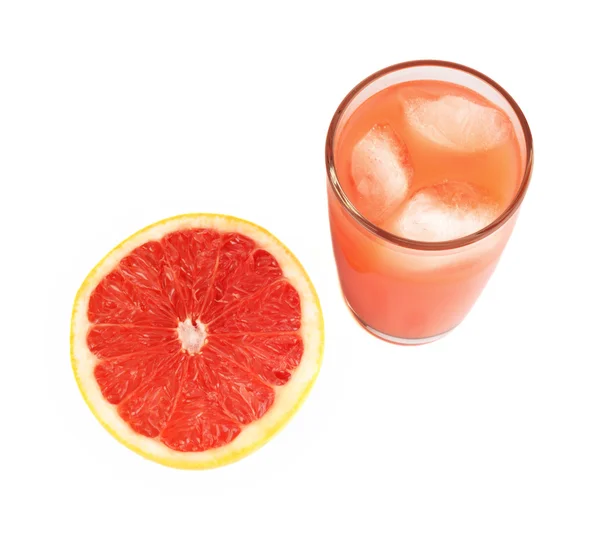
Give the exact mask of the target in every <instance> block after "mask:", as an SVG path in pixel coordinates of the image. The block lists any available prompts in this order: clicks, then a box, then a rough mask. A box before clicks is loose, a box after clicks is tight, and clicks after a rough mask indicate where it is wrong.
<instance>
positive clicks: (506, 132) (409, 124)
mask: <svg viewBox="0 0 600 539" xmlns="http://www.w3.org/2000/svg"><path fill="white" fill-rule="evenodd" d="M325 153H326V155H325V158H326V166H327V176H328V186H327V189H328V199H329V220H330V226H331V236H332V243H333V250H334V254H335V260H336V264H337V269H338V275H339V279H340V284H341V288H342V293H343V295H344V298H345V300H346V303H347V304H348V307H349V308H350V310H351V311H352V313H353V314H354V316H355V317H356V319H357V320H358V321H359V322H360V324H361V325H363V326H364V327H365V328H366V329H367V330H368V331H370V332H371V333H373V334H375V335H377V336H378V337H381V338H383V339H385V340H388V341H391V342H394V343H399V344H423V343H426V342H431V341H434V340H436V339H438V338H440V337H442V336H443V335H445V334H447V333H448V332H449V331H451V330H452V329H454V328H455V327H456V326H457V325H458V324H459V323H460V322H461V321H462V320H463V319H464V317H465V316H466V315H467V313H468V312H469V310H470V309H471V307H472V306H473V304H474V303H475V301H476V300H477V298H478V296H479V294H480V293H481V291H482V290H483V288H484V286H485V284H486V283H487V281H488V279H489V278H490V276H491V275H492V273H493V271H494V268H495V267H496V264H497V263H498V259H499V258H500V255H501V254H502V251H503V250H504V247H505V245H506V243H507V241H508V239H509V237H510V235H511V232H512V229H513V227H514V225H515V221H516V219H517V214H518V210H519V207H520V205H521V202H522V201H523V197H524V196H525V192H526V191H527V187H528V184H529V180H530V177H531V169H532V165H533V145H532V138H531V132H530V130H529V126H528V125H527V120H526V119H525V116H524V115H523V113H522V112H521V109H520V108H519V106H518V105H517V103H516V102H515V101H514V99H513V98H512V97H511V96H510V95H509V94H508V93H507V92H506V91H505V90H504V89H503V88H502V87H501V86H500V85H498V84H497V83H496V82H494V81H493V80H491V79H490V78H489V77H486V76H485V75H483V74H481V73H479V72H477V71H475V70H473V69H470V68H468V67H465V66H462V65H458V64H454V63H450V62H442V61H435V60H423V61H414V62H405V63H401V64H397V65H394V66H390V67H388V68H386V69H383V70H381V71H379V72H377V73H375V74H373V75H371V76H370V77H368V78H367V79H365V80H364V81H363V82H361V83H360V84H358V86H356V87H355V88H354V89H353V90H352V91H351V92H350V93H349V94H348V95H347V96H346V98H345V99H344V100H343V101H342V103H341V105H340V106H339V107H338V109H337V111H336V112H335V114H334V116H333V119H332V121H331V125H330V127H329V132H328V134H327V142H326V151H325Z"/></svg>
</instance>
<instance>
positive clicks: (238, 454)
mask: <svg viewBox="0 0 600 539" xmlns="http://www.w3.org/2000/svg"><path fill="white" fill-rule="evenodd" d="M194 217H207V218H222V219H226V220H232V221H236V222H238V223H242V224H245V225H248V226H250V227H252V228H255V229H257V230H259V231H261V232H263V233H264V234H267V235H268V236H270V237H271V238H272V239H273V240H274V241H275V242H276V243H277V244H279V246H280V247H281V248H282V249H283V250H284V251H285V252H286V253H287V254H288V256H289V257H290V258H291V259H292V260H293V261H294V262H295V263H296V265H297V268H298V269H300V271H301V272H302V275H303V277H304V279H305V280H306V282H307V284H308V286H309V288H310V290H311V292H312V296H313V297H312V299H313V301H314V304H315V306H316V307H317V310H318V313H319V330H320V334H321V339H320V343H319V349H318V357H317V358H316V361H317V369H316V370H315V372H314V375H313V376H312V378H311V379H310V381H309V382H308V383H307V385H306V387H305V389H304V391H303V392H302V393H301V394H300V395H299V396H298V398H297V400H296V402H295V404H294V406H292V407H291V408H290V409H289V411H288V412H287V413H286V414H285V415H284V416H282V417H281V418H280V419H279V420H278V421H277V423H276V424H274V425H273V426H272V427H271V428H269V429H268V430H266V431H265V432H264V435H263V436H262V437H261V438H260V439H258V440H257V441H256V442H255V443H253V444H251V445H249V446H246V447H244V448H243V450H239V451H232V452H230V453H228V454H226V455H225V456H223V457H221V458H216V459H214V460H212V461H208V462H200V463H193V462H187V461H183V460H178V459H177V458H166V457H157V456H155V455H151V454H149V453H147V452H146V451H144V450H142V449H140V448H139V447H137V446H136V445H135V444H132V443H130V442H129V441H127V440H126V439H124V438H123V437H121V436H119V435H118V434H117V433H116V432H115V430H114V429H113V428H112V427H111V426H110V425H109V424H108V423H106V422H105V421H103V420H102V418H101V417H100V415H99V414H98V412H97V411H96V409H95V408H94V406H93V405H92V402H91V401H90V399H89V398H88V395H87V394H86V392H85V391H84V389H83V384H82V383H81V380H80V377H79V373H78V369H77V359H76V356H75V346H74V341H75V320H76V314H77V305H78V303H79V300H80V299H81V297H82V295H83V294H84V292H85V291H87V289H88V288H89V287H90V285H91V284H92V283H93V282H94V277H95V276H96V275H97V273H98V272H99V268H100V267H102V265H103V264H104V262H105V261H106V260H107V259H108V258H109V257H110V256H111V255H112V254H113V253H114V252H115V251H118V250H119V249H120V248H121V247H122V246H123V245H125V244H126V243H128V242H129V241H130V240H132V239H133V238H135V237H137V236H139V235H140V234H143V233H144V232H146V231H148V230H150V229H152V228H154V227H157V226H159V225H162V224H166V223H172V222H174V221H178V220H181V221H183V220H185V219H188V218H194ZM324 341H325V339H324V320H323V312H322V309H321V304H320V301H319V296H318V295H317V291H316V289H315V287H314V285H313V283H312V281H311V280H310V278H309V276H308V274H307V273H306V270H305V269H304V267H303V266H302V264H301V263H300V261H299V260H298V259H297V258H296V256H295V255H294V253H292V252H291V251H290V250H289V249H288V248H287V246H286V245H285V244H284V243H282V242H281V241H280V240H279V239H278V238H277V237H275V236H274V235H273V234H271V233H270V232H269V231H268V230H266V229H265V228H263V227H261V226H259V225H257V224H255V223H253V222H251V221H247V220H245V219H241V218H239V217H234V216H231V215H223V214H216V213H187V214H181V215H176V216H174V217H169V218H167V219H162V220H160V221H157V222H155V223H153V224H151V225H148V226H146V227H144V228H142V229H140V230H138V231H137V232H135V233H134V234H132V235H130V236H129V237H128V238H126V239H125V240H123V241H122V242H121V243H119V244H118V245H117V246H115V247H114V248H113V249H112V250H111V251H110V252H109V253H108V254H107V255H106V256H104V257H103V258H102V260H100V262H98V263H97V264H96V265H95V266H94V268H93V269H92V271H90V273H89V274H88V275H87V277H86V278H85V279H84V281H83V283H82V284H81V286H80V287H79V290H78V291H77V294H76V296H75V301H74V303H73V310H72V314H71V331H70V346H71V367H72V369H73V374H74V376H75V381H76V382H77V387H78V388H79V391H80V393H81V395H82V397H83V400H84V401H85V403H86V404H87V406H88V408H89V409H90V410H91V412H92V414H94V416H95V417H96V419H97V420H98V422H99V423H100V424H101V425H102V426H103V427H104V428H105V429H106V430H107V431H108V432H109V433H110V434H111V435H112V436H113V437H114V438H115V439H116V440H118V441H119V442H120V443H121V444H123V445H124V446H125V447H127V448H129V449H130V450H131V451H133V452H135V453H137V454H138V455H141V456H142V457H144V458H146V459H149V460H151V461H153V462H157V463H159V464H162V465H164V466H169V467H172V468H179V469H195V470H200V469H210V468H217V467H220V466H225V465H227V464H231V463H233V462H236V461H238V460H240V459H242V458H244V457H246V456H247V455H249V454H250V453H253V452H254V451H256V450H257V449H259V448H260V447H262V446H263V445H264V444H266V443H267V442H268V441H269V440H270V439H271V438H272V437H273V436H274V435H275V434H276V433H277V432H279V431H280V430H281V429H282V428H283V427H284V426H285V425H286V424H287V423H288V421H289V420H290V419H291V418H292V416H293V415H294V414H295V413H296V412H297V411H298V410H299V408H300V407H301V406H302V404H303V403H304V401H305V400H306V397H307V396H308V394H309V393H310V390H311V389H312V387H313V385H314V383H315V380H316V379H317V376H318V374H319V371H320V368H321V364H322V362H323V351H324V346H325V343H324Z"/></svg>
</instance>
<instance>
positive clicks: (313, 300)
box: [71, 214, 323, 468]
mask: <svg viewBox="0 0 600 539" xmlns="http://www.w3.org/2000/svg"><path fill="white" fill-rule="evenodd" d="M322 344H323V321H322V315H321V311H320V307H319V302H318V298H317V296H316V293H315V291H314V288H313V287H312V284H311V283H310V280H309V279H308V277H307V276H306V273H305V272H304V270H303V269H302V267H301V266H300V264H299V263H298V261H297V260H296V259H295V258H294V257H293V255H292V254H291V253H290V252H289V251H288V250H287V249H286V248H285V247H284V246H283V245H282V244H281V243H280V242H279V241H278V240H276V239H275V238H274V237H273V236H272V235H270V234H269V233H268V232H266V231H265V230H263V229H261V228H260V227H258V226H256V225H254V224H252V223H248V222H246V221H242V220H239V219H236V218H232V217H227V216H218V215H202V214H200V215H187V216H180V217H175V218H172V219H168V220H166V221H162V222H160V223H156V224H155V225H152V226H150V227H148V228H146V229H144V230H142V231H140V232H138V233H137V234H135V235H133V236H132V237H131V238H129V239H128V240H126V241H125V242H123V243H122V244H121V245H119V246H118V247H117V248H116V249H115V250H113V251H112V252H111V253H110V254H109V255H108V256H107V257H106V258H105V259H104V260H103V261H102V262H100V264H99V265H98V266H97V267H96V268H95V269H94V270H93V271H92V272H91V273H90V275H89V276H88V278H87V279H86V280H85V282H84V284H83V285H82V287H81V289H80V291H79V292H78V294H77V297H76V300H75V306H74V310H73V318H72V327H71V352H72V364H73V369H74V372H75V376H76V379H77V381H78V384H79V387H80V389H81V392H82V394H83V396H84V398H85V400H86V401H87V403H88V405H89V406H90V408H91V409H92V411H93V412H94V414H95V415H96V416H97V417H98V419H99V420H100V421H101V423H102V424H103V425H104V426H105V427H106V428H107V429H108V430H109V431H110V432H111V433H112V434H113V435H114V436H115V437H117V438H118V439H119V440H120V441H121V442H123V443H124V444H125V445H127V446H128V447H130V448H131V449H133V450H134V451H136V452H138V453H140V454H142V455H144V456H145V457H147V458H150V459H153V460H155V461H158V462H160V463H162V464H166V465H170V466H175V467H182V468H206V467H213V466H218V465H221V464H226V463H228V462H232V461H234V460H237V459H239V458H241V457H243V456H244V455H246V454H248V453H249V452H250V451H252V450H254V449H256V448H257V447H259V446H260V445H262V444H263V443H265V441H266V440H268V439H269V437H270V436H272V435H273V434H274V433H275V432H276V431H277V430H278V429H279V428H281V427H282V426H283V424H284V423H285V422H286V421H287V420H288V419H289V417H290V416H291V415H292V414H293V413H294V411H295V410H296V409H297V408H298V406H299V405H300V403H301V402H302V400H303V399H304V398H305V396H306V394H307V392H308V390H309V389H310V387H311V385H312V383H313V382H314V379H315V377H316V375H317V373H318V370H319V367H320V362H321V356H322Z"/></svg>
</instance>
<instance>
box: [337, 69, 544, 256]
mask: <svg viewBox="0 0 600 539" xmlns="http://www.w3.org/2000/svg"><path fill="white" fill-rule="evenodd" d="M423 66H426V67H442V68H449V69H455V70H458V71H463V72H465V73H467V74H469V75H472V76H474V77H477V78H478V79H480V80H482V81H484V82H486V83H487V84H489V85H490V86H491V87H492V88H494V89H495V90H496V91H498V92H499V93H500V95H502V97H503V98H504V99H506V101H507V102H508V104H509V105H510V106H511V108H512V109H513V111H514V112H515V114H516V115H517V118H518V120H519V123H520V125H521V129H522V130H523V136H524V138H525V158H526V163H525V169H524V171H523V177H522V179H521V184H520V185H519V189H518V190H517V192H516V194H515V196H514V197H513V199H512V201H511V203H510V204H509V205H508V207H507V208H506V209H505V210H504V211H503V212H502V213H501V214H500V215H499V216H498V217H497V218H496V219H495V220H494V221H492V222H491V223H490V224H489V225H487V226H485V227H484V228H482V229H481V230H478V231H477V232H474V233H473V234H469V235H468V236H463V237H461V238H456V239H453V240H448V241H435V242H427V241H419V240H410V239H408V238H403V237H402V236H397V235H396V234H392V233H391V232H388V231H387V230H384V229H383V228H380V227H379V226H377V225H376V224H374V223H372V222H371V221H369V220H368V219H367V218H366V217H364V216H363V215H362V214H361V213H360V212H359V211H358V210H357V209H356V207H355V206H354V204H352V202H350V199H349V198H348V197H347V195H346V193H345V192H344V190H343V189H342V186H341V184H340V182H339V180H338V177H337V172H336V169H335V159H334V155H333V154H334V151H333V141H334V137H335V135H336V131H337V127H338V124H339V121H340V118H341V117H342V116H343V114H344V113H345V112H346V110H347V108H348V106H349V105H350V103H351V102H352V100H353V99H354V98H355V97H356V96H357V95H358V94H359V93H360V92H361V91H362V90H364V89H365V88H366V87H367V86H369V84H371V83H372V82H374V81H376V80H377V79H380V78H381V77H383V76H385V75H387V74H389V73H392V72H395V71H400V70H402V69H407V68H411V67H423ZM415 80H416V79H415ZM325 165H326V168H327V178H328V181H329V185H330V186H331V188H332V189H333V192H334V193H335V195H336V197H337V199H338V200H339V201H340V203H341V204H342V206H343V207H344V208H345V210H346V211H347V212H348V213H349V214H350V215H351V216H352V217H353V218H354V220H355V221H356V222H358V224H359V225H361V226H362V227H364V228H365V229H367V230H368V231H369V232H371V233H373V234H375V235H376V236H378V237H380V238H382V239H384V240H386V241H388V242H390V243H394V244H396V245H399V246H401V247H406V248H409V249H415V250H420V251H444V250H449V249H457V248H459V247H464V246H465V245H469V244H471V243H475V242H477V241H479V240H481V239H483V238H485V237H487V236H489V235H490V234H492V233H493V232H495V231H496V230H498V229H499V228H500V227H501V226H502V225H503V224H504V223H506V222H507V221H508V220H509V219H510V218H511V217H512V216H513V214H514V213H515V212H516V211H517V209H518V208H519V206H520V205H521V203H522V202H523V198H524V197H525V193H526V192H527V188H528V187H529V182H530V179H531V171H532V168H533V139H532V136H531V130H530V129H529V124H528V123H527V119H526V118H525V115H524V114H523V111H522V110H521V108H520V107H519V105H518V104H517V102H516V101H515V100H514V99H513V98H512V96H511V95H510V94H509V93H508V92H507V91H506V90H505V89H504V88H502V86H500V85H499V84H498V83H497V82H495V81H494V80H492V79H491V78H489V77H488V76H486V75H484V74H483V73H480V72H479V71H477V70H475V69H472V68H470V67H467V66H464V65H462V64H457V63H454V62H447V61H445V60H412V61H409V62H400V63H398V64H394V65H391V66H388V67H385V68H383V69H380V70H379V71H377V72H375V73H373V74H372V75H370V76H368V77H367V78H366V79H364V80H362V81H361V82H359V83H358V84H357V85H356V86H355V87H354V88H352V90H350V92H349V93H348V94H347V95H346V97H345V98H344V99H343V101H342V102H341V103H340V105H339V106H338V108H337V110H336V111H335V113H334V115H333V118H332V119H331V123H330V124H329V129H328V131H327V139H326V141H325Z"/></svg>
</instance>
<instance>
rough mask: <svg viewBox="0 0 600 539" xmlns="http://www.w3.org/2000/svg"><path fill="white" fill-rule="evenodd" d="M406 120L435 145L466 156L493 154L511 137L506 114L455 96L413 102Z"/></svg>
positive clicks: (408, 106)
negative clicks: (481, 153)
mask: <svg viewBox="0 0 600 539" xmlns="http://www.w3.org/2000/svg"><path fill="white" fill-rule="evenodd" d="M406 117H407V119H408V122H409V124H410V125H411V126H412V127H413V128H414V129H416V130H417V131H418V132H419V133H420V134H421V135H422V136H424V137H425V138H427V139H429V140H430V141H431V142H434V143H435V144H438V145H440V146H444V147H446V148H449V149H452V150H458V151H464V152H478V151H482V150H489V149H491V148H493V147H495V146H497V145H499V144H500V143H502V142H503V141H504V140H506V138H507V137H508V135H509V133H510V120H509V119H508V118H507V116H506V115H505V114H504V113H503V112H501V111H500V110H497V109H495V108H492V107H486V106H484V105H480V104H478V103H475V102H474V101H470V100H469V99H465V98H464V97H459V96H455V95H445V96H442V97H440V98H439V99H411V100H409V101H408V103H407V104H406Z"/></svg>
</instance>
